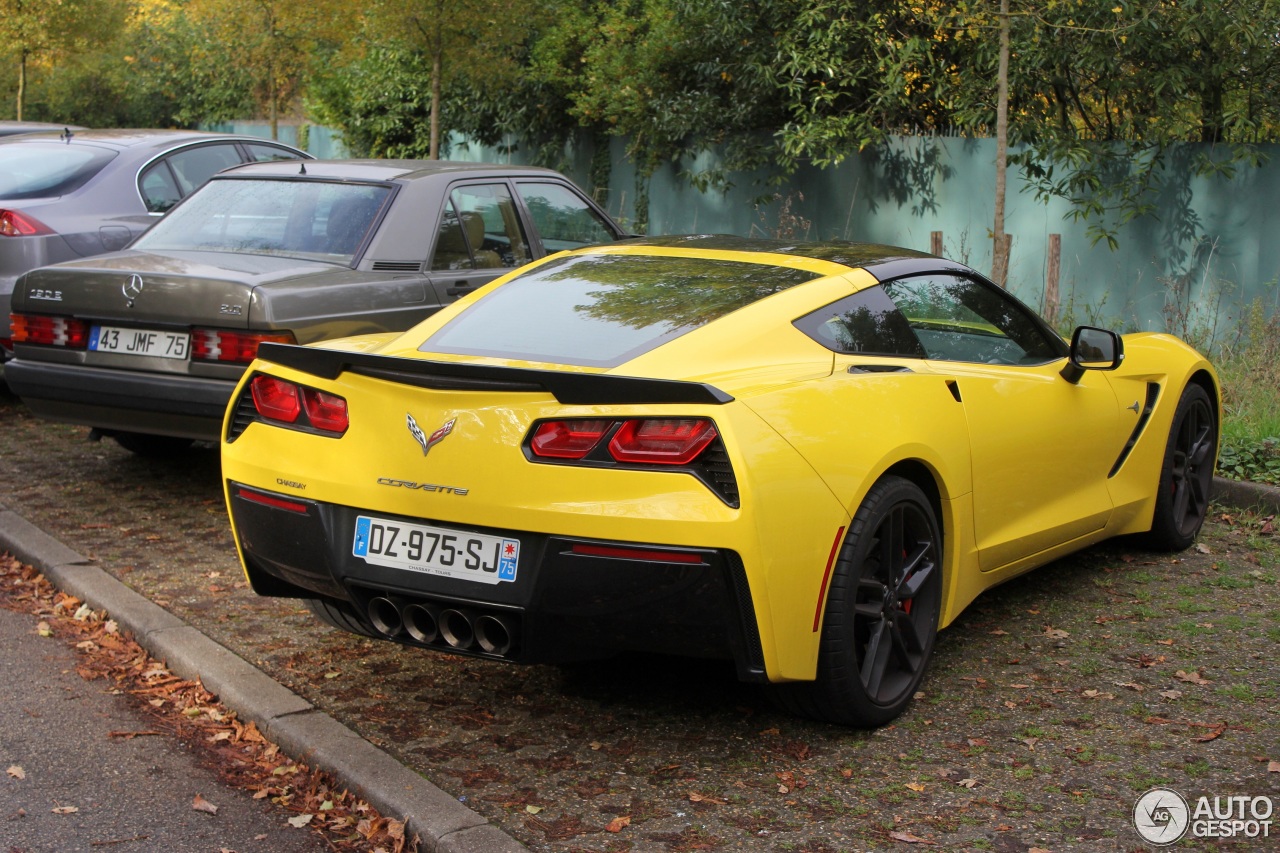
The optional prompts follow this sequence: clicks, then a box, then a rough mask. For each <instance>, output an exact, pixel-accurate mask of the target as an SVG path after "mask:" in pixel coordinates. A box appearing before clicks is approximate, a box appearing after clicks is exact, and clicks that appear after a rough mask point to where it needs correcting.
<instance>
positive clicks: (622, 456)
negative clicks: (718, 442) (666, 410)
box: [609, 418, 716, 465]
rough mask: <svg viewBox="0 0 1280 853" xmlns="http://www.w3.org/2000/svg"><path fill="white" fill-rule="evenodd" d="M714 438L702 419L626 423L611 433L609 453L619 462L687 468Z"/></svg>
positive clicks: (710, 424)
mask: <svg viewBox="0 0 1280 853" xmlns="http://www.w3.org/2000/svg"><path fill="white" fill-rule="evenodd" d="M715 437H716V428H715V425H714V424H713V423H711V421H709V420H706V419H704V418H645V419H643V420H630V421H627V422H626V423H624V424H623V425H622V428H621V429H619V430H618V431H617V432H616V433H614V436H613V439H612V440H611V441H610V442H609V453H610V454H611V455H612V456H613V458H614V459H617V460H618V461H619V462H638V463H649V464H651V465H688V464H689V463H690V462H692V461H693V460H694V459H696V458H697V456H698V454H699V453H701V452H702V451H703V449H704V448H705V447H706V446H707V445H708V444H710V443H711V441H712V439H714V438H715Z"/></svg>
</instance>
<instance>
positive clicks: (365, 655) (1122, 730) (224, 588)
mask: <svg viewBox="0 0 1280 853" xmlns="http://www.w3.org/2000/svg"><path fill="white" fill-rule="evenodd" d="M85 435H86V431H85V430H80V429H75V428H69V427H62V426H57V425H52V424H46V423H42V422H38V421H35V420H34V419H33V418H31V417H30V415H29V414H28V413H27V412H26V410H25V408H24V407H22V406H21V405H20V404H18V403H17V402H16V401H14V400H12V398H8V399H4V400H0V478H3V482H5V483H6V484H8V486H7V488H6V491H5V493H4V497H3V502H4V503H5V505H6V506H8V507H9V508H11V509H14V510H16V511H17V512H19V513H21V514H22V515H23V516H25V517H26V518H28V519H29V520H30V521H32V522H33V523H35V524H37V525H39V526H40V527H42V528H44V529H45V530H47V531H49V532H50V533H51V534H53V535H54V536H57V537H58V538H59V539H61V540H62V541H63V542H65V543H66V544H67V545H69V546H70V547H72V548H74V549H76V550H77V551H79V552H81V553H83V554H86V555H89V556H92V557H94V558H95V559H96V560H97V561H98V562H99V563H100V564H101V565H102V567H103V568H104V569H106V570H107V571H109V572H110V573H112V574H113V575H115V576H116V577H118V578H120V579H121V580H122V581H124V582H125V583H127V584H129V585H130V586H132V587H133V588H135V589H136V590H138V591H139V592H141V593H143V594H144V595H147V596H148V597H150V598H151V599H152V600H154V601H157V602H159V603H161V604H162V605H163V606H165V607H167V608H168V609H170V610H171V611H172V612H174V613H175V614H177V615H178V616H180V617H181V618H183V619H185V620H187V621H188V622H190V623H191V624H192V625H194V626H196V627H197V628H199V629H201V630H202V631H204V632H205V633H206V634H208V635H209V636H210V637H212V638H213V639H215V640H217V641H218V642H220V643H223V644H224V645H226V646H228V647H230V648H231V649H233V650H235V651H236V652H237V653H238V654H240V655H241V656H243V657H244V658H245V659H247V660H250V661H252V662H254V663H256V664H257V665H258V666H260V667H261V668H262V669H264V670H265V671H266V672H268V673H269V674H271V675H272V676H273V677H275V678H276V679H278V680H279V681H281V682H282V683H284V684H285V685H287V686H288V687H290V688H291V689H293V690H295V691H297V692H298V693H299V694H301V695H303V696H304V697H306V698H307V699H308V700H310V701H312V702H314V703H315V704H316V705H317V706H319V707H321V708H323V709H324V710H325V711H327V712H329V713H330V714H332V715H333V716H334V717H336V718H337V719H339V720H341V721H342V722H343V723H345V724H346V725H348V726H349V727H351V728H353V729H354V730H356V731H358V732H360V733H361V734H362V735H363V736H364V737H366V738H367V739H369V740H370V741H371V742H373V743H375V744H377V745H378V746H380V747H382V748H384V749H386V750H387V751H388V752H390V753H391V754H392V755H394V756H396V757H397V758H398V759H400V760H401V761H402V762H404V763H405V764H406V765H408V766H409V767H411V768H413V769H415V770H417V771H418V772H420V773H422V774H423V775H424V776H426V777H427V778H429V779H430V780H431V781H432V782H434V783H435V784H437V785H438V786H440V787H441V788H443V789H444V790H446V791H448V792H450V793H451V794H453V795H454V796H456V797H458V798H459V799H460V800H462V801H463V802H466V803H467V804H468V805H470V806H471V807H472V808H474V809H475V810H476V811H477V812H479V813H480V814H482V815H484V816H485V817H486V818H487V819H489V820H490V821H492V822H493V823H494V824H495V825H497V826H500V827H501V828H502V829H504V830H505V831H507V832H509V833H510V834H512V835H513V836H515V837H516V838H518V839H519V840H521V841H522V842H524V843H525V844H527V845H528V846H529V847H531V848H532V849H534V850H540V851H579V850H581V851H586V850H598V851H623V850H637V851H638V850H644V851H666V850H670V851H686V850H761V851H774V850H778V851H783V850H786V851H811V853H819V851H848V850H856V849H873V848H874V849H884V848H888V847H894V846H899V845H902V846H904V847H905V846H909V845H911V844H922V843H932V844H936V845H938V846H943V847H948V848H967V849H990V850H999V851H1022V850H1030V849H1032V848H1041V849H1046V850H1053V851H1062V850H1100V849H1113V850H1131V849H1143V844H1142V840H1141V838H1140V837H1139V836H1138V835H1137V833H1136V832H1135V831H1134V829H1133V826H1132V823H1131V813H1132V810H1133V807H1134V803H1135V801H1136V799H1137V798H1138V796H1139V795H1141V794H1142V793H1143V792H1144V791H1147V790H1148V789H1150V788H1152V787H1154V786H1167V787H1170V788H1173V789H1174V790H1176V791H1178V792H1180V793H1181V794H1182V795H1183V796H1184V797H1187V798H1188V799H1189V800H1191V801H1192V802H1193V804H1194V801H1195V798H1197V797H1200V796H1202V795H1203V796H1209V797H1214V796H1221V797H1226V796H1238V795H1246V796H1251V797H1252V796H1269V797H1273V798H1275V797H1277V796H1280V711H1278V710H1277V709H1278V708H1280V702H1277V698H1278V696H1280V667H1277V666H1276V654H1277V651H1278V649H1280V607H1278V604H1280V585H1278V583H1277V576H1278V574H1280V569H1278V568H1277V566H1278V564H1280V543H1277V541H1276V537H1275V536H1274V535H1273V533H1272V531H1271V523H1270V521H1268V520H1266V519H1261V518H1258V517H1255V516H1251V515H1247V514H1241V513H1236V512H1234V511H1227V510H1223V509H1221V508H1216V509H1215V511H1214V517H1213V519H1212V520H1211V521H1210V523H1209V524H1208V525H1206V528H1205V532H1204V535H1203V536H1202V539H1201V542H1200V543H1199V544H1198V545H1197V546H1196V547H1195V548H1193V549H1192V550H1190V551H1188V552H1186V553H1184V554H1179V555H1174V556H1172V557H1171V556H1168V555H1156V554H1151V553H1148V552H1144V551H1141V550H1136V549H1134V548H1132V547H1130V546H1129V545H1128V544H1126V543H1112V544H1108V545H1104V546H1100V547H1097V548H1093V549H1090V550H1088V551H1085V552H1083V553H1081V554H1079V555H1076V556H1075V557H1072V558H1070V559H1066V560H1060V561H1058V562H1056V563H1054V564H1052V565H1049V566H1046V567H1044V568H1042V569H1039V570H1037V571H1036V572H1033V573H1032V574H1030V575H1027V576H1025V577H1023V578H1021V579H1019V580H1016V581H1014V582H1012V583H1009V584H1006V585H1005V586H1003V587H1001V588H999V589H997V590H993V591H992V592H989V593H987V594H985V595H984V596H982V597H981V598H980V599H979V600H978V601H977V602H976V603H975V604H974V605H973V606H972V607H970V608H969V610H968V611H967V612H966V613H965V614H964V615H963V616H962V617H961V618H960V619H959V620H958V621H957V622H956V624H955V625H953V626H952V627H951V628H949V629H948V630H947V631H945V632H944V633H943V634H942V636H941V637H940V640H939V643H938V649H937V653H936V656H935V660H934V663H933V666H932V669H931V671H930V673H929V674H928V676H927V678H926V680H925V683H924V686H923V691H922V694H921V696H920V697H919V698H918V700H917V701H916V702H915V703H914V704H913V706H912V707H911V708H910V709H909V710H908V712H907V713H906V714H905V715H904V716H903V717H902V718H900V719H899V720H898V721H897V723H896V724H895V725H892V726H887V727H885V728H882V729H879V730H876V731H873V732H862V731H854V730H848V729H841V728H836V727H832V726H826V725H820V724H816V723H810V722H807V721H804V720H798V719H795V718H792V717H788V716H786V715H784V714H781V713H779V712H777V711H776V710H774V709H773V708H772V707H771V706H770V705H769V704H768V702H767V701H766V700H765V699H764V697H763V696H762V694H761V693H760V692H759V691H758V690H757V689H756V688H753V687H750V686H747V685H742V684H739V683H738V682H737V681H735V680H734V675H733V669H732V666H731V665H728V664H717V663H706V662H698V661H684V660H673V659H662V658H652V657H627V658H619V659H615V660H612V661H607V662H603V663H597V664H590V665H580V666H574V667H559V668H556V667H518V666H510V665H504V664H497V663H490V662H486V661H476V660H471V659H467V658H462V657H456V656H450V655H440V654H431V653H426V652H421V651H417V650H413V649H406V648H401V647H398V646H394V645H391V644H387V643H377V642H373V641H369V640H364V639H360V638H357V637H354V636H350V635H346V634H341V633H338V632H335V631H331V630H329V629H327V628H324V627H322V626H321V625H320V624H318V623H317V622H316V621H315V620H314V619H313V618H312V617H311V616H310V614H309V613H308V612H307V611H305V609H303V608H302V607H301V606H299V605H298V604H297V603H296V602H290V601H278V600H271V599H261V598H258V597H256V596H254V595H253V594H252V593H250V592H249V591H248V589H247V588H246V586H245V583H244V580H243V577H242V576H241V574H240V572H239V569H238V566H237V564H236V559H235V553H234V549H233V546H232V542H231V537H230V534H229V532H228V528H227V522H226V517H225V511H224V509H223V506H222V502H221V500H222V499H221V491H220V485H219V471H218V462H217V457H216V453H214V452H213V451H204V452H197V453H195V454H193V455H192V456H191V457H189V458H186V459H184V460H181V461H177V462H169V463H161V462H154V461H147V460H141V459H138V458H136V457H133V456H131V455H130V454H128V453H127V452H125V451H123V450H121V449H120V448H118V447H116V446H115V445H114V444H113V443H111V442H109V441H108V442H103V443H101V444H93V443H89V442H87V441H86V440H85ZM1276 820H1277V822H1278V823H1280V818H1277V819H1276ZM1275 831H1276V832H1280V826H1277V827H1275ZM1273 834H1274V833H1273ZM1183 843H1184V844H1187V845H1188V846H1193V845H1194V843H1195V842H1192V841H1189V840H1187V841H1184V842H1183ZM1199 843H1201V844H1205V843H1207V842H1203V841H1202V842H1199ZM1268 843H1270V842H1267V841H1260V840H1257V839H1247V838H1240V839H1236V840H1234V841H1230V842H1221V841H1219V842H1217V846H1231V845H1235V846H1236V847H1238V848H1239V849H1254V848H1258V847H1260V846H1264V845H1266V844H1268Z"/></svg>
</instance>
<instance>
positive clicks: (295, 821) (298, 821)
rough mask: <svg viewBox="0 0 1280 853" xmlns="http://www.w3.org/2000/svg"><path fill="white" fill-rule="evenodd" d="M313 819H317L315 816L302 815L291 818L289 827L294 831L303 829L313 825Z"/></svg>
mask: <svg viewBox="0 0 1280 853" xmlns="http://www.w3.org/2000/svg"><path fill="white" fill-rule="evenodd" d="M313 817H315V815H313V814H300V815H298V816H297V817H291V818H289V826H292V827H293V828H294V829H302V828H303V827H304V826H306V825H307V824H309V823H311V819H312V818H313Z"/></svg>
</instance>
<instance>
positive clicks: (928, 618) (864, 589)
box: [773, 476, 942, 728]
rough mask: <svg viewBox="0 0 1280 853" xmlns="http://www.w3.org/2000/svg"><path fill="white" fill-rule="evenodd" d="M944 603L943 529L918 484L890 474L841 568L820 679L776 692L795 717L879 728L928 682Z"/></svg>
mask: <svg viewBox="0 0 1280 853" xmlns="http://www.w3.org/2000/svg"><path fill="white" fill-rule="evenodd" d="M941 606H942V533H941V530H940V528H939V527H938V521H937V518H936V516H935V515H934V511H933V507H932V505H931V504H930V503H929V499H928V498H927V497H926V496H925V494H924V492H923V491H921V490H920V488H919V487H918V486H916V485H915V484H914V483H912V482H911V481H909V480H905V479H902V478H901V477H894V476H889V477H885V478H884V479H882V480H881V481H880V482H878V483H876V485H875V486H873V487H872V488H871V491H870V492H868V493H867V497H866V499H865V500H863V502H862V506H860V507H859V508H858V511H857V513H856V514H855V515H854V517H853V522H852V523H851V524H850V526H849V532H848V534H847V535H846V536H845V540H844V544H843V546H842V547H841V549H840V556H839V559H838V560H837V562H836V565H835V568H834V570H833V572H832V577H831V587H830V589H829V590H828V592H827V605H826V611H825V619H824V621H823V628H822V644H821V647H820V649H819V652H818V672H817V678H816V679H815V680H814V681H812V682H800V683H791V684H779V685H775V686H774V688H773V689H774V694H775V697H776V698H777V699H778V700H779V702H780V704H781V705H782V706H783V707H784V708H785V709H786V710H788V711H790V712H791V713H795V714H799V715H801V716H805V717H811V718H813V719H818V720H824V721H826V722H831V723H838V724H841V725H848V726H858V727H862V728H874V727H876V726H882V725H884V724H885V723H887V722H889V721H890V720H892V719H894V718H895V717H897V716H898V715H899V714H901V713H902V712H903V710H904V709H905V708H906V707H907V705H908V704H909V703H910V702H911V699H912V697H913V696H915V692H916V689H917V688H918V687H919V686H920V682H921V681H922V680H923V679H924V673H925V669H926V668H927V666H928V663H929V658H930V657H931V655H932V654H933V646H934V641H935V640H936V639H937V635H938V615H939V612H940V610H941Z"/></svg>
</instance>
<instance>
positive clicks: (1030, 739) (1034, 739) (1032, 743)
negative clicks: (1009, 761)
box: [1022, 737, 1040, 751]
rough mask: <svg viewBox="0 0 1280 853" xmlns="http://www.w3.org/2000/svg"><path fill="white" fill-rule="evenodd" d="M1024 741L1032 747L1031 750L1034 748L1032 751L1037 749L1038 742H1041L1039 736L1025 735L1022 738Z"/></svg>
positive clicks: (1028, 747)
mask: <svg viewBox="0 0 1280 853" xmlns="http://www.w3.org/2000/svg"><path fill="white" fill-rule="evenodd" d="M1022 742H1023V743H1025V744H1026V745H1027V749H1030V750H1032V751H1035V748H1036V744H1038V743H1039V742H1040V738H1038V737H1024V738H1023V739H1022Z"/></svg>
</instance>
